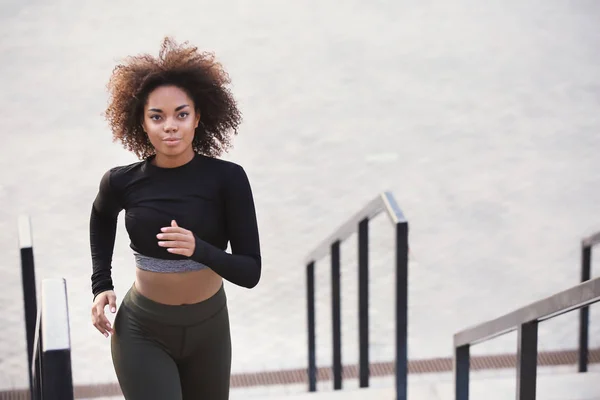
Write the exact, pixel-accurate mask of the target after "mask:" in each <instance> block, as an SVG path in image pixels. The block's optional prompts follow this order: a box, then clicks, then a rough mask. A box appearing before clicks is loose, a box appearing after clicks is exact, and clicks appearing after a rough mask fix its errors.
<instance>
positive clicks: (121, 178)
mask: <svg viewBox="0 0 600 400" xmlns="http://www.w3.org/2000/svg"><path fill="white" fill-rule="evenodd" d="M228 83H229V78H228V76H227V74H226V73H225V72H224V71H223V69H222V67H221V65H220V64H219V63H217V62H215V60H214V58H213V57H212V56H211V55H210V54H207V53H200V52H198V50H197V49H196V48H195V47H191V46H189V45H187V44H184V45H181V46H179V45H177V44H175V43H174V42H173V41H172V40H171V39H169V38H166V39H165V40H164V42H163V45H162V47H161V51H160V54H159V57H158V58H153V57H151V56H149V55H140V56H136V57H131V58H129V59H128V60H127V62H126V63H125V64H123V65H119V66H118V67H117V68H115V70H114V72H113V75H112V77H111V79H110V81H109V84H108V89H109V93H110V95H111V96H110V97H111V98H110V102H109V105H108V108H107V110H106V117H107V120H108V121H109V123H110V126H111V128H112V131H113V137H114V140H120V141H121V142H122V144H123V145H124V147H125V148H127V149H128V150H130V151H132V152H133V153H135V154H136V155H137V156H138V158H140V160H141V161H139V162H136V163H134V164H131V165H126V166H118V167H114V168H112V169H110V170H109V171H107V172H106V173H105V174H104V176H103V177H102V179H101V181H100V187H99V191H98V194H97V197H96V199H95V200H94V203H93V206H92V213H91V218H90V244H91V253H92V264H93V274H92V292H93V295H94V304H93V307H92V321H93V324H94V326H95V327H96V328H97V329H98V330H99V331H100V332H101V333H102V334H104V335H105V336H106V337H108V336H109V334H111V335H112V337H111V349H112V358H113V364H114V367H115V371H116V374H117V377H118V380H119V384H120V386H121V389H122V391H123V394H124V396H125V398H126V399H127V400H152V399H157V400H188V399H194V400H196V399H210V400H221V399H227V398H228V397H229V378H230V370H231V341H230V332H229V319H228V313H227V304H226V297H225V292H224V289H223V279H226V280H228V281H229V282H232V283H234V284H237V285H240V286H243V287H247V288H252V287H254V286H256V284H257V283H258V281H259V279H260V275H261V255H260V245H259V235H258V228H257V220H256V214H255V209H254V201H253V196H252V191H251V188H250V184H249V182H248V178H247V176H246V174H245V172H244V169H243V168H242V167H240V166H239V165H237V164H234V163H232V162H228V161H224V160H220V159H217V158H216V157H217V156H218V155H220V154H221V153H222V152H223V151H225V150H226V149H227V148H228V147H229V146H230V138H231V135H232V134H236V133H237V127H238V125H239V123H240V120H241V116H240V112H239V111H238V109H237V106H236V102H235V100H234V99H233V97H232V95H231V93H230V92H229V90H228V89H227V88H226V87H225V85H226V84H228ZM122 210H125V226H126V229H127V232H128V234H129V238H130V247H131V248H132V250H133V252H134V256H135V261H136V275H135V282H134V284H133V285H132V287H131V288H130V289H129V291H128V292H127V294H126V295H125V297H124V298H123V301H122V303H121V306H120V308H119V311H118V313H117V315H116V317H115V323H114V328H113V327H111V324H110V322H109V321H108V319H107V318H106V316H105V314H104V310H105V307H106V306H109V308H110V310H111V312H115V311H116V295H115V293H114V291H113V283H112V280H111V262H112V254H113V248H114V243H115V234H116V227H117V216H118V214H119V213H120V211H122ZM228 242H229V244H230V247H231V253H227V252H226V251H225V250H226V248H227V244H228Z"/></svg>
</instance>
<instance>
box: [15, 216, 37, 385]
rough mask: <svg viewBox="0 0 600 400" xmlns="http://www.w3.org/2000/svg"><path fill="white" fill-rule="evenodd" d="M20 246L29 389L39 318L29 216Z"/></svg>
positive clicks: (23, 220)
mask: <svg viewBox="0 0 600 400" xmlns="http://www.w3.org/2000/svg"><path fill="white" fill-rule="evenodd" d="M19 247H20V249H21V279H22V282H23V303H24V311H25V335H26V339H27V365H28V366H29V368H28V371H29V389H30V391H31V390H33V378H32V374H31V366H32V363H33V360H32V357H33V340H34V337H35V325H36V320H37V297H36V296H37V295H36V288H35V265H34V260H33V243H32V235H31V228H30V224H29V218H27V217H21V218H20V220H19Z"/></svg>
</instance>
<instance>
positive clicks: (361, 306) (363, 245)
mask: <svg viewBox="0 0 600 400" xmlns="http://www.w3.org/2000/svg"><path fill="white" fill-rule="evenodd" d="M358 348H359V362H358V368H359V387H361V388H364V387H368V386H369V375H370V373H369V219H368V218H365V219H363V220H362V221H361V222H360V223H359V224H358Z"/></svg>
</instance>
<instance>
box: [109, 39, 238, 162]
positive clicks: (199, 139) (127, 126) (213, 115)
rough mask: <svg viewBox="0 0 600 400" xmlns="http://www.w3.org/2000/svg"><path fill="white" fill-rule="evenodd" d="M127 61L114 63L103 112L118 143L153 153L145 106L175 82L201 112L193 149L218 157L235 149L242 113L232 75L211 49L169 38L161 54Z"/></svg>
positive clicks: (140, 154) (142, 154) (141, 155)
mask: <svg viewBox="0 0 600 400" xmlns="http://www.w3.org/2000/svg"><path fill="white" fill-rule="evenodd" d="M125 61H126V62H125V63H123V64H120V65H117V66H116V67H115V69H114V70H113V73H112V76H111V78H110V80H109V82H108V85H107V89H108V92H109V95H110V96H109V103H108V107H107V109H106V111H105V113H104V115H105V117H106V119H107V121H108V122H109V125H110V127H111V129H112V132H113V141H115V142H116V141H117V140H120V141H121V143H122V144H123V146H124V147H125V148H126V149H127V150H129V151H132V152H133V153H135V154H136V155H137V156H138V157H139V158H140V159H143V158H147V157H149V156H151V155H153V154H154V153H155V150H154V147H153V146H152V144H151V143H150V140H149V139H148V136H147V135H146V133H145V132H144V130H143V129H142V125H141V124H142V121H143V117H144V107H145V105H146V102H147V100H148V95H149V94H150V93H151V92H152V91H153V90H154V89H156V88H158V87H160V86H165V85H173V86H177V87H179V88H180V89H182V90H184V91H185V92H186V93H187V95H188V96H189V97H190V98H191V99H192V100H193V101H194V105H195V108H196V110H198V111H199V112H200V123H199V124H198V128H196V132H195V136H194V141H193V143H192V145H193V148H194V151H196V152H198V153H201V154H204V155H207V156H212V157H216V156H219V155H220V154H222V153H223V152H224V151H227V150H228V149H229V148H230V147H231V136H232V134H233V135H236V134H237V133H238V132H237V128H238V125H239V124H240V122H241V119H242V117H241V113H240V111H239V110H238V108H237V104H236V101H235V99H234V98H233V95H232V94H231V92H230V91H229V89H227V87H226V85H227V84H229V83H230V79H229V76H228V75H227V73H226V72H225V71H224V70H223V68H222V66H221V64H220V63H218V62H216V61H215V57H214V55H213V54H212V53H207V52H199V51H198V49H197V48H196V47H193V46H190V45H189V44H188V43H187V42H185V43H183V44H181V45H178V44H177V43H175V41H174V40H173V39H171V38H169V37H166V38H165V39H164V40H163V43H162V45H161V49H160V52H159V56H158V58H155V57H153V56H151V55H149V54H141V55H137V56H133V57H128V58H127V59H126V60H125Z"/></svg>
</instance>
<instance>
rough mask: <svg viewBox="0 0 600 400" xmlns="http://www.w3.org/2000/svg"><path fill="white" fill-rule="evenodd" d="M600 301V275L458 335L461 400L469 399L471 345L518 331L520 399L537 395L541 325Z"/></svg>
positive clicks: (456, 349)
mask: <svg viewBox="0 0 600 400" xmlns="http://www.w3.org/2000/svg"><path fill="white" fill-rule="evenodd" d="M598 301H600V278H596V279H593V280H588V281H586V282H584V283H580V284H579V285H577V286H575V287H572V288H570V289H567V290H564V291H562V292H560V293H557V294H555V295H553V296H550V297H548V298H546V299H543V300H540V301H537V302H535V303H532V304H530V305H528V306H526V307H523V308H520V309H518V310H516V311H513V312H511V313H509V314H506V315H504V316H502V317H500V318H496V319H494V320H491V321H488V322H485V323H483V324H480V325H477V326H474V327H472V328H469V329H466V330H464V331H462V332H459V333H457V334H455V335H454V379H455V396H456V399H457V400H467V399H468V398H469V368H470V356H469V354H470V348H471V346H472V345H474V344H477V343H481V342H484V341H486V340H489V339H492V338H494V337H497V336H500V335H503V334H505V333H508V332H511V331H514V330H517V331H518V350H517V396H516V397H517V399H518V400H525V399H526V400H534V399H535V397H536V380H537V351H538V324H539V322H541V321H544V320H547V319H550V318H554V317H556V316H559V315H561V314H564V313H567V312H569V311H573V310H576V309H581V308H582V307H585V306H588V305H590V304H592V303H595V302H598Z"/></svg>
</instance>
